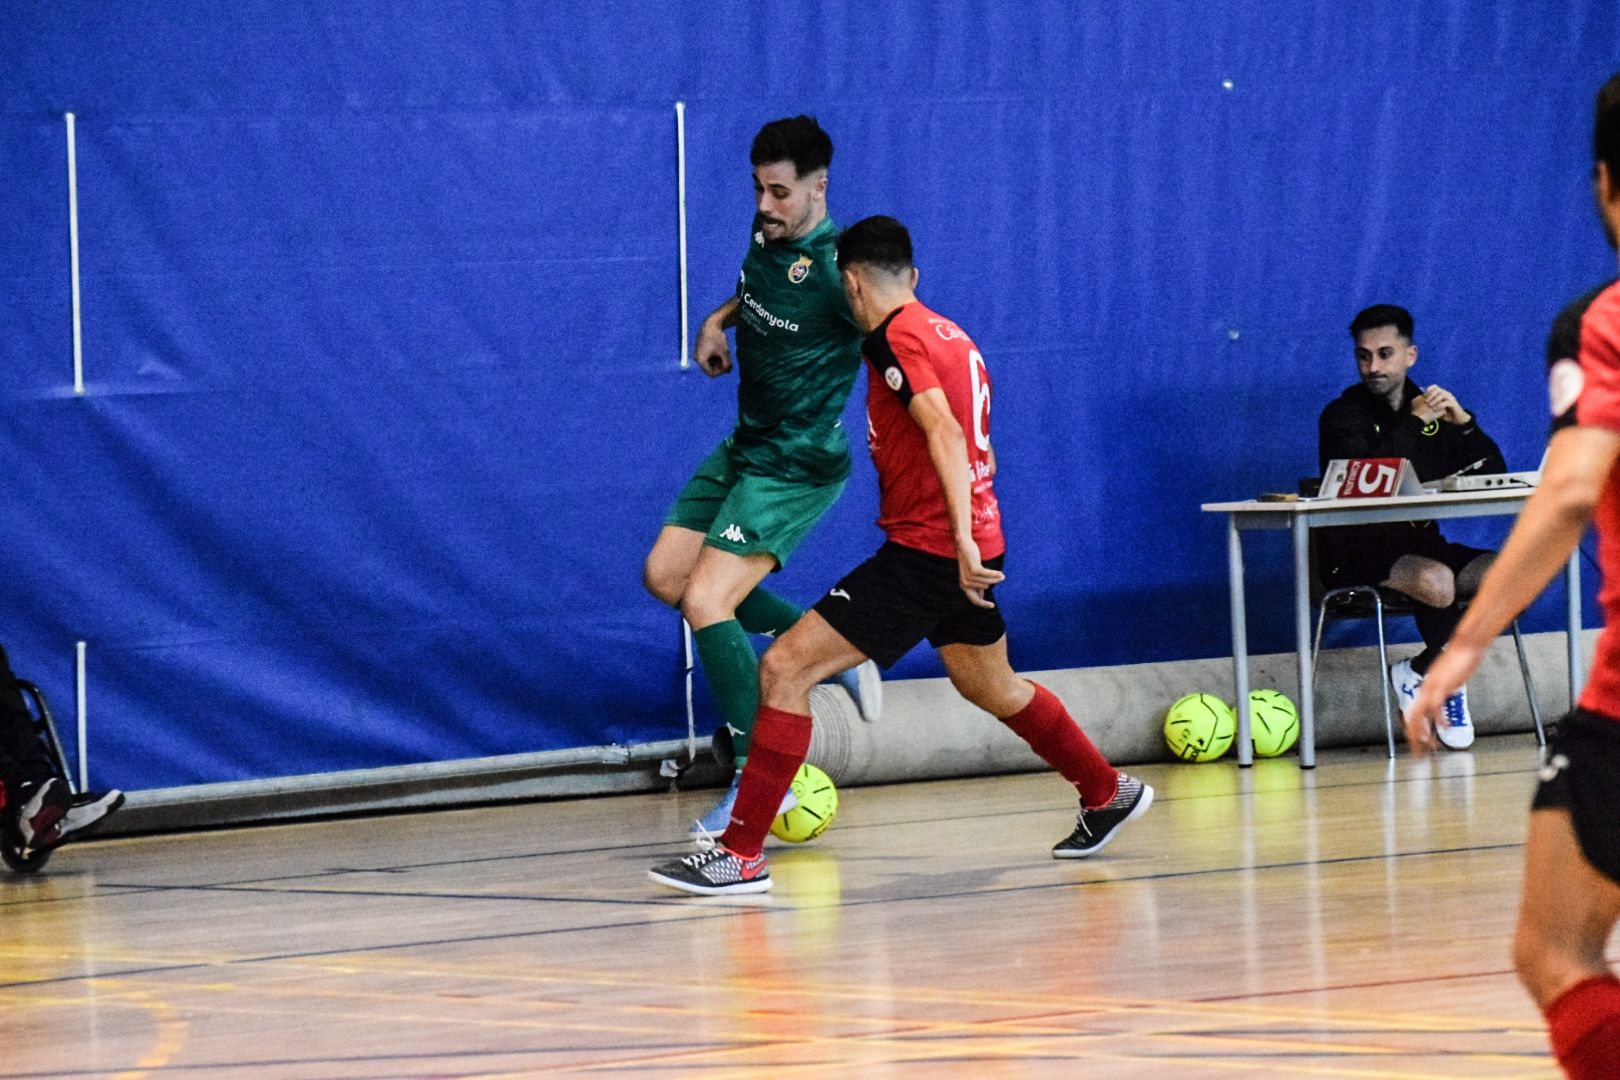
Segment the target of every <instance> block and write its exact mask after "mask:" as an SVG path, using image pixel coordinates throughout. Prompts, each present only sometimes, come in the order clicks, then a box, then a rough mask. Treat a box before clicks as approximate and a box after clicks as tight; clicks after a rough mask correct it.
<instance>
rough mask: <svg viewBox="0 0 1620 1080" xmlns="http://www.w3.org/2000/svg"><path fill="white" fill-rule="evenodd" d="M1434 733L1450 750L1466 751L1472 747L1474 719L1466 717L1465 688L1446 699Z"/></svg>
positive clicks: (1466, 699)
mask: <svg viewBox="0 0 1620 1080" xmlns="http://www.w3.org/2000/svg"><path fill="white" fill-rule="evenodd" d="M1434 733H1435V734H1436V735H1438V736H1439V737H1440V741H1441V743H1443V744H1444V745H1445V746H1446V747H1448V748H1449V749H1452V750H1466V749H1468V748H1469V747H1470V746H1473V745H1474V718H1473V717H1472V716H1470V715H1468V688H1467V687H1466V686H1465V687H1463V688H1462V689H1461V690H1458V691H1457V692H1456V693H1455V694H1452V695H1451V696H1450V697H1448V698H1446V707H1445V709H1444V711H1443V712H1442V714H1441V722H1440V723H1438V724H1436V725H1435V726H1434Z"/></svg>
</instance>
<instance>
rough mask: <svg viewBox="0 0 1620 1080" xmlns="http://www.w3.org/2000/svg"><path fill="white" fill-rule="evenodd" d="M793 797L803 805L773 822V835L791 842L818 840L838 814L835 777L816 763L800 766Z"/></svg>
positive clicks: (799, 842)
mask: <svg viewBox="0 0 1620 1080" xmlns="http://www.w3.org/2000/svg"><path fill="white" fill-rule="evenodd" d="M793 797H794V798H795V799H798V800H799V805H798V806H795V807H794V808H793V809H791V810H789V811H788V812H787V813H785V814H778V815H777V817H776V820H775V821H773V822H771V835H772V836H774V837H776V838H777V839H778V840H786V841H787V842H788V843H790V844H802V843H804V842H805V841H806V840H814V839H815V838H816V837H818V836H820V835H821V834H822V833H824V832H826V831H827V826H829V825H831V824H832V823H833V818H834V816H836V815H837V813H838V789H837V788H835V787H833V782H832V777H830V776H828V775H827V774H826V773H824V772H822V771H821V770H820V769H818V768H816V767H815V766H814V765H800V766H799V773H798V775H797V776H795V777H794V778H793Z"/></svg>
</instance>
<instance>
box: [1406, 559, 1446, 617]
mask: <svg viewBox="0 0 1620 1080" xmlns="http://www.w3.org/2000/svg"><path fill="white" fill-rule="evenodd" d="M1403 578H1404V580H1402V581H1400V582H1399V583H1398V584H1397V587H1398V588H1399V589H1400V591H1401V592H1404V593H1405V594H1406V595H1408V596H1410V597H1411V598H1412V599H1414V600H1416V601H1417V602H1418V603H1420V604H1427V605H1428V606H1429V607H1438V608H1443V607H1450V606H1451V604H1452V602H1453V601H1454V600H1456V598H1457V588H1456V579H1455V578H1453V577H1452V574H1451V568H1450V567H1447V566H1444V565H1442V564H1440V563H1431V564H1429V565H1427V566H1424V567H1422V568H1421V569H1415V570H1411V571H1409V572H1408V573H1407V574H1405V575H1403Z"/></svg>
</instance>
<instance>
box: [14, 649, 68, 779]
mask: <svg viewBox="0 0 1620 1080" xmlns="http://www.w3.org/2000/svg"><path fill="white" fill-rule="evenodd" d="M54 775H56V764H55V762H54V761H53V760H52V758H51V752H50V750H49V749H48V748H47V747H46V745H45V739H44V736H43V735H42V734H41V732H40V729H39V725H38V724H37V723H35V722H34V715H33V714H32V713H30V712H29V711H28V706H27V705H26V704H25V703H24V702H23V696H22V692H21V691H20V690H18V689H17V677H16V676H15V675H13V674H12V673H11V661H10V660H9V659H8V658H7V657H6V650H5V649H4V648H0V781H4V782H5V784H6V786H7V787H8V788H14V787H16V786H17V785H19V784H23V783H27V782H28V781H32V780H44V779H46V778H48V777H51V776H54Z"/></svg>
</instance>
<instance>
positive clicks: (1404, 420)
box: [1316, 304, 1507, 750]
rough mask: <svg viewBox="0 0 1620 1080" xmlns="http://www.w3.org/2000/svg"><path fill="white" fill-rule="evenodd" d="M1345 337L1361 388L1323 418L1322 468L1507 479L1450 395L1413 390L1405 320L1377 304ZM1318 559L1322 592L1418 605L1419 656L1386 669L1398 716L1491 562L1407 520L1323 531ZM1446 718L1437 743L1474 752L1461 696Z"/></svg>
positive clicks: (1493, 450) (1496, 454)
mask: <svg viewBox="0 0 1620 1080" xmlns="http://www.w3.org/2000/svg"><path fill="white" fill-rule="evenodd" d="M1350 337H1351V339H1352V340H1354V342H1355V345H1356V368H1357V370H1358V371H1359V372H1360V374H1361V381H1360V382H1358V383H1356V384H1355V385H1354V386H1352V387H1350V388H1349V389H1348V390H1346V391H1345V392H1344V393H1342V394H1340V395H1339V396H1338V397H1337V398H1335V399H1334V400H1333V401H1331V402H1329V403H1328V406H1327V408H1325V409H1323V410H1322V416H1321V419H1320V420H1319V421H1318V428H1317V430H1318V443H1317V446H1318V451H1319V454H1320V457H1321V465H1322V467H1323V468H1324V469H1325V468H1326V467H1327V463H1328V462H1329V461H1332V460H1333V459H1335V458H1370V457H1400V458H1406V459H1407V460H1408V461H1410V462H1411V463H1412V468H1413V469H1414V470H1416V472H1417V475H1418V479H1419V480H1420V481H1423V482H1424V483H1428V482H1431V481H1435V480H1439V479H1441V478H1442V477H1445V476H1450V475H1451V474H1453V473H1456V472H1469V473H1500V472H1506V471H1507V464H1506V462H1504V461H1503V460H1502V451H1501V450H1499V449H1497V446H1496V443H1495V442H1494V441H1493V440H1492V439H1491V437H1490V436H1489V435H1487V434H1485V433H1484V432H1483V431H1481V430H1480V428H1479V424H1478V423H1477V422H1476V421H1475V419H1474V416H1473V414H1471V413H1470V412H1468V411H1467V410H1466V409H1464V408H1463V407H1462V405H1460V404H1458V402H1457V399H1456V398H1455V397H1454V396H1452V394H1451V393H1450V392H1449V391H1447V390H1443V389H1441V388H1440V387H1438V386H1431V387H1429V388H1428V389H1426V390H1424V389H1420V388H1419V387H1418V386H1417V384H1416V383H1414V382H1412V380H1411V379H1409V378H1407V376H1406V373H1407V371H1408V370H1409V369H1410V368H1411V367H1412V365H1413V364H1415V363H1416V362H1417V346H1415V345H1413V344H1412V316H1411V313H1409V312H1408V311H1407V310H1406V309H1405V308H1401V307H1397V306H1395V305H1394V304H1375V305H1373V306H1372V307H1370V308H1367V309H1366V310H1365V311H1362V312H1361V313H1360V314H1358V315H1357V316H1356V317H1355V319H1354V320H1353V321H1352V322H1351V323H1350ZM1316 558H1317V568H1318V570H1319V572H1320V574H1321V579H1322V584H1323V585H1324V586H1325V587H1327V588H1329V589H1334V588H1339V587H1340V586H1344V585H1382V586H1384V587H1385V588H1388V589H1394V590H1395V591H1397V592H1400V593H1404V594H1405V595H1406V596H1409V597H1411V598H1412V599H1413V600H1414V601H1416V602H1417V603H1416V609H1417V610H1416V613H1415V614H1416V619H1417V626H1418V633H1419V634H1420V635H1422V637H1423V644H1424V646H1425V648H1424V650H1423V651H1422V652H1421V653H1419V654H1418V655H1417V656H1415V657H1413V658H1412V659H1411V660H1403V661H1402V662H1400V663H1399V664H1396V665H1394V666H1393V667H1391V668H1390V681H1391V682H1393V683H1394V685H1395V692H1396V695H1397V697H1398V699H1399V705H1400V709H1401V711H1402V712H1403V713H1404V712H1405V711H1406V709H1407V708H1408V707H1409V706H1410V705H1411V704H1412V701H1413V699H1415V698H1416V697H1417V688H1418V686H1419V685H1420V684H1421V683H1422V682H1423V676H1424V674H1425V673H1427V672H1428V670H1429V665H1430V664H1431V663H1433V662H1434V659H1435V658H1436V657H1437V656H1439V655H1440V650H1441V649H1442V648H1443V647H1444V646H1445V643H1446V640H1447V639H1448V638H1449V637H1450V636H1451V631H1452V630H1453V629H1454V628H1455V627H1456V625H1457V620H1458V619H1459V618H1460V617H1461V614H1462V609H1461V606H1460V604H1459V601H1460V600H1466V599H1467V598H1468V597H1470V596H1472V595H1473V594H1474V592H1475V590H1477V589H1478V588H1479V582H1480V579H1481V578H1483V577H1484V575H1485V570H1486V568H1487V567H1488V566H1489V565H1490V563H1491V559H1492V558H1494V554H1493V553H1492V552H1489V551H1483V550H1481V549H1479V548H1473V547H1467V546H1465V545H1463V544H1453V543H1451V542H1450V541H1449V540H1447V539H1446V538H1445V537H1444V536H1442V535H1440V527H1439V526H1438V525H1436V524H1435V523H1434V522H1432V521H1414V522H1392V523H1389V524H1380V525H1350V526H1345V527H1342V528H1337V529H1323V530H1321V532H1320V533H1319V534H1318V540H1317V547H1316ZM1446 720H1447V724H1446V725H1444V726H1442V727H1441V728H1440V730H1439V736H1440V741H1441V742H1442V743H1444V744H1445V745H1446V746H1449V747H1451V748H1452V749H1454V750H1462V749H1466V748H1467V747H1469V746H1471V745H1472V744H1473V742H1474V723H1473V720H1472V718H1471V717H1470V716H1469V714H1468V696H1467V692H1466V690H1459V691H1458V692H1457V693H1456V694H1454V695H1452V697H1451V699H1450V700H1448V701H1447V702H1446Z"/></svg>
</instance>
